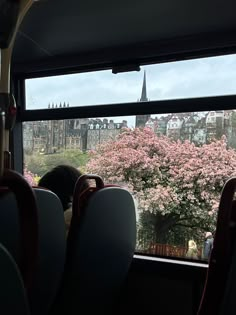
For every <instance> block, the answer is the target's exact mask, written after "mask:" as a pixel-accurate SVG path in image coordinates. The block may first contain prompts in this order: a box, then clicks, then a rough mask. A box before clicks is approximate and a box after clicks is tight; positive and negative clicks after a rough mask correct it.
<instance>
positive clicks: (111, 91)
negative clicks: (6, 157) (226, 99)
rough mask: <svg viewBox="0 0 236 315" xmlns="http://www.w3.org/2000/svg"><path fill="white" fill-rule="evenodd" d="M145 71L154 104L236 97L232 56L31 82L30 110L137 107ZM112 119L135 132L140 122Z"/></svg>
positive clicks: (28, 84)
mask: <svg viewBox="0 0 236 315" xmlns="http://www.w3.org/2000/svg"><path fill="white" fill-rule="evenodd" d="M144 70H145V71H146V81H147V96H148V99H149V100H164V99H176V98H189V97H201V96H215V95H229V94H236V55H227V56H219V57H210V58H201V59H195V60H188V61H178V62H170V63H163V64H156V65H148V66H144V67H141V71H139V72H127V73H119V74H112V72H111V70H104V71H96V72H88V73H79V74H72V75H61V76H56V77H55V76H54V77H44V78H37V79H29V80H26V108H27V109H39V108H44V109H45V108H48V104H49V103H50V104H52V103H54V104H55V103H57V104H59V103H60V102H61V103H64V102H66V103H69V105H70V107H72V106H86V105H98V104H114V103H123V102H136V101H137V100H138V99H140V96H141V90H142V84H143V75H144ZM235 108H236V104H235ZM153 114H155V113H153ZM154 116H156V115H154ZM94 118H95V117H94ZM111 119H115V121H116V122H121V121H122V120H123V119H126V120H128V125H129V127H133V126H134V122H135V119H134V116H133V117H117V118H114V117H111Z"/></svg>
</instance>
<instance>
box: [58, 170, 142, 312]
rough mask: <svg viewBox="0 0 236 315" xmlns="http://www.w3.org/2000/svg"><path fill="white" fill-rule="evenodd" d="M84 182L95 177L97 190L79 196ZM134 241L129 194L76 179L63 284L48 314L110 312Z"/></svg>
mask: <svg viewBox="0 0 236 315" xmlns="http://www.w3.org/2000/svg"><path fill="white" fill-rule="evenodd" d="M89 179H95V180H96V184H97V187H96V188H95V189H94V191H92V192H91V188H88V190H87V191H88V192H89V194H88V196H87V198H84V196H83V194H80V192H81V189H82V188H81V187H82V186H83V183H84V181H85V180H89ZM82 196H83V198H82V199H81V197H82ZM135 243H136V216H135V203H134V200H133V197H132V195H131V194H130V193H129V192H128V191H127V190H125V189H122V188H120V187H106V186H105V187H104V184H103V181H102V179H101V178H100V177H98V176H95V175H83V176H81V177H80V178H79V180H78V181H77V183H76V187H75V191H74V198H73V208H72V220H71V226H70V230H69V234H68V239H67V258H66V259H67V261H66V267H65V274H64V279H63V280H64V281H63V286H62V290H61V292H60V294H59V297H58V300H57V305H56V307H55V313H53V314H57V313H58V311H59V310H60V311H61V312H62V313H61V314H74V313H75V310H76V311H78V314H79V313H80V314H91V312H92V311H96V313H98V314H100V313H101V314H105V313H106V311H107V312H109V310H110V307H111V306H112V303H113V302H114V301H115V297H118V294H119V290H120V289H121V286H122V285H123V284H124V282H125V279H126V276H127V274H128V270H129V267H130V264H131V261H132V259H133V254H134V250H135Z"/></svg>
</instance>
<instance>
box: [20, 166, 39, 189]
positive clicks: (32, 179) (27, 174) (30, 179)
mask: <svg viewBox="0 0 236 315" xmlns="http://www.w3.org/2000/svg"><path fill="white" fill-rule="evenodd" d="M23 176H24V178H25V179H26V180H27V182H28V183H29V184H30V186H35V185H37V180H36V179H37V175H35V174H33V173H32V172H31V171H29V170H28V169H27V168H24V173H23Z"/></svg>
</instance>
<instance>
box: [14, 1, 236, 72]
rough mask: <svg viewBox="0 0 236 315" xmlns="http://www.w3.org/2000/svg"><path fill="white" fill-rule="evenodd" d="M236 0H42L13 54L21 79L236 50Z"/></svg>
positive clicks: (30, 15)
mask: <svg viewBox="0 0 236 315" xmlns="http://www.w3.org/2000/svg"><path fill="white" fill-rule="evenodd" d="M235 11H236V2H235V1H234V0H225V1H221V0H208V1H189V0H179V1H176V0H168V1H166V0H146V1H143V0H121V1H110V0H100V1H95V0H91V1H87V0H80V1H78V0H57V1H56V2H55V1H53V0H43V1H39V2H37V3H35V4H34V5H33V6H32V8H31V9H30V12H29V13H28V14H27V16H26V17H25V19H24V21H23V23H22V25H21V27H20V29H19V32H18V34H17V38H16V43H15V47H14V52H13V71H14V73H15V74H18V75H20V74H21V75H22V76H26V77H27V76H28V77H30V76H31V77H33V76H38V75H39V76H40V75H45V74H46V73H48V74H50V72H51V71H52V72H53V71H54V74H55V72H58V73H65V72H67V71H68V72H72V71H78V70H81V69H82V70H81V71H83V69H84V71H85V70H93V69H95V68H96V69H99V68H105V67H109V68H112V67H113V66H116V67H117V66H118V67H121V68H124V66H126V65H127V67H128V69H129V64H131V65H132V64H137V65H142V64H147V63H153V62H164V61H171V60H181V59H187V58H195V57H200V56H210V55H218V54H226V53H234V52H235V51H236V19H235Z"/></svg>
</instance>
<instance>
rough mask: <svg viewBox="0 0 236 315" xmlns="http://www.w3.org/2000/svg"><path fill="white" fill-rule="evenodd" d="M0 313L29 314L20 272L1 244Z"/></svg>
mask: <svg viewBox="0 0 236 315" xmlns="http://www.w3.org/2000/svg"><path fill="white" fill-rule="evenodd" d="M0 312H1V314H14V315H29V314H30V312H29V305H28V302H27V296H26V292H25V288H24V283H23V281H22V277H21V274H20V271H19V269H18V267H17V265H16V263H15V261H14V259H13V258H12V256H11V255H10V253H9V252H8V251H7V250H6V248H5V247H4V246H3V245H2V244H0Z"/></svg>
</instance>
